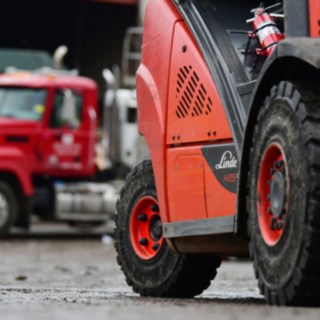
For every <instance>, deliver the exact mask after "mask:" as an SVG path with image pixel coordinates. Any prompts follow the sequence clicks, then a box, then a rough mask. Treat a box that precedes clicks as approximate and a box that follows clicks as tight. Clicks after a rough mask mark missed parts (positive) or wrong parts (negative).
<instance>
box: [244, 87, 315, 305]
mask: <svg viewBox="0 0 320 320" xmlns="http://www.w3.org/2000/svg"><path fill="white" fill-rule="evenodd" d="M248 211H249V219H248V233H249V237H250V254H251V257H252V259H253V264H254V269H255V275H256V277H257V279H258V285H259V288H260V291H261V293H262V294H264V296H265V298H266V300H267V302H268V303H269V304H274V305H318V304H319V303H320V299H319V295H318V290H319V289H318V288H319V285H320V95H319V94H318V93H317V91H316V90H314V89H313V88H312V87H310V86H307V85H306V84H292V83H290V82H281V83H280V84H279V85H278V86H275V87H273V88H272V90H271V94H270V96H269V97H267V98H266V99H265V103H264V106H263V108H262V109H261V111H260V113H259V116H258V121H257V124H256V126H255V131H254V135H253V146H252V148H251V155H250V172H249V191H248Z"/></svg>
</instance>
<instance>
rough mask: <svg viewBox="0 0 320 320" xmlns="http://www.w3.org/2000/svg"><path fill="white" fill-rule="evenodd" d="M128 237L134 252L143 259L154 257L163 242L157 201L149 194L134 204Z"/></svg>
mask: <svg viewBox="0 0 320 320" xmlns="http://www.w3.org/2000/svg"><path fill="white" fill-rule="evenodd" d="M130 239H131V243H132V246H133V249H134V251H135V253H136V254H137V255H138V256H139V257H140V258H141V259H143V260H150V259H152V258H154V257H155V256H156V255H157V254H158V253H159V251H160V249H161V247H162V244H163V236H162V224H161V218H160V214H159V206H158V202H157V201H156V200H155V199H154V198H153V197H150V196H146V197H143V198H141V199H140V200H139V201H138V202H137V203H136V204H135V206H134V208H133V211H132V215H131V220H130Z"/></svg>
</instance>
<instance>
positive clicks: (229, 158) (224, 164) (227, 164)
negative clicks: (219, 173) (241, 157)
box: [216, 151, 238, 170]
mask: <svg viewBox="0 0 320 320" xmlns="http://www.w3.org/2000/svg"><path fill="white" fill-rule="evenodd" d="M237 166H238V160H237V159H236V158H235V157H234V155H233V154H232V152H231V151H225V152H224V154H223V155H222V157H221V160H220V163H218V164H217V165H216V169H217V170H221V169H232V168H237Z"/></svg>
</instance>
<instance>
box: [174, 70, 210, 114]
mask: <svg viewBox="0 0 320 320" xmlns="http://www.w3.org/2000/svg"><path fill="white" fill-rule="evenodd" d="M176 91H177V95H176V98H177V101H178V103H177V109H176V115H177V117H178V118H179V119H183V118H187V117H190V116H191V117H200V116H208V115H209V114H210V113H211V112H212V108H213V103H212V99H211V98H210V97H209V96H208V93H207V90H206V88H205V87H204V85H203V84H202V83H201V80H200V78H199V76H198V74H197V73H196V71H194V70H193V68H192V66H183V67H181V68H180V69H179V72H178V75H177V88H176Z"/></svg>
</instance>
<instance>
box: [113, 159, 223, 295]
mask: <svg viewBox="0 0 320 320" xmlns="http://www.w3.org/2000/svg"><path fill="white" fill-rule="evenodd" d="M143 197H152V198H154V199H157V195H156V187H155V182H154V176H153V169H152V163H151V161H150V160H145V161H143V162H141V163H140V164H139V165H137V166H136V167H135V168H134V169H133V170H132V171H131V172H130V173H129V174H128V176H127V178H126V181H125V186H124V187H123V189H122V190H121V192H120V199H119V200H118V202H117V213H116V216H115V232H114V238H115V249H116V252H117V261H118V264H119V265H120V267H121V269H122V271H123V272H124V274H125V277H126V281H127V284H128V285H129V286H131V287H132V288H133V290H134V292H136V293H139V294H140V295H141V296H153V297H180V298H188V297H194V296H196V295H199V294H201V293H202V292H203V291H204V290H205V289H207V288H208V287H209V285H210V282H211V280H212V279H213V278H214V277H215V276H216V274H217V271H216V269H217V268H218V267H219V266H220V263H221V260H220V257H215V256H201V255H197V256H192V255H185V254H180V253H176V252H173V251H171V250H170V249H169V247H168V245H167V243H166V241H165V239H163V240H164V241H163V243H162V246H161V248H160V249H159V252H157V254H156V255H155V256H154V257H152V258H151V259H141V257H139V256H138V255H137V253H136V252H135V249H134V247H133V245H132V241H131V238H130V219H131V216H132V212H133V211H134V210H133V208H134V207H135V205H136V204H137V203H138V201H139V199H141V198H143Z"/></svg>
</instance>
